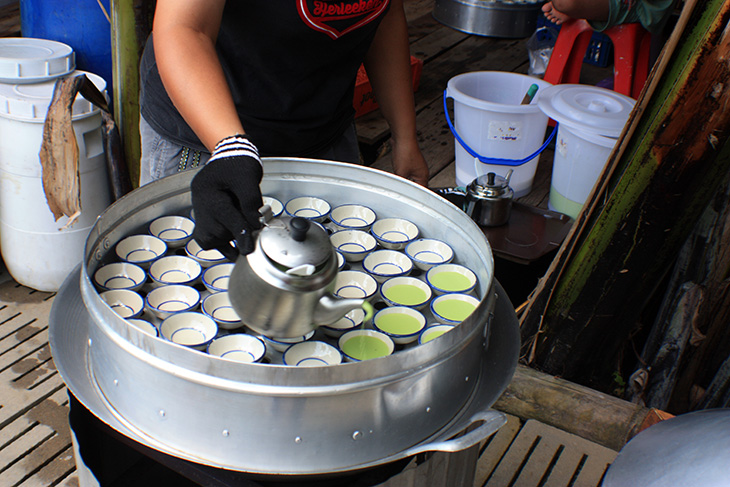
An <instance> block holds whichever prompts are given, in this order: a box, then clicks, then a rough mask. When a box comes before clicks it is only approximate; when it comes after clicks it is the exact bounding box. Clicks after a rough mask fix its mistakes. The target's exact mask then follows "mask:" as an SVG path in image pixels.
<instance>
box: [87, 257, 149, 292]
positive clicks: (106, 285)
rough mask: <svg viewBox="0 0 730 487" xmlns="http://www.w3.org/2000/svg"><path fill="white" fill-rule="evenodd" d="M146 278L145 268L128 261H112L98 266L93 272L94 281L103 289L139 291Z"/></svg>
mask: <svg viewBox="0 0 730 487" xmlns="http://www.w3.org/2000/svg"><path fill="white" fill-rule="evenodd" d="M146 280H147V273H146V272H145V270H144V269H142V268H141V267H140V266H138V265H137V264H130V263H129V262H112V263H111V264H106V265H104V266H101V267H99V269H97V271H96V272H95V273H94V282H95V283H96V285H97V286H99V287H100V288H101V289H103V290H105V291H109V290H110V289H129V290H130V291H139V290H140V288H141V287H142V286H143V285H144V283H145V281H146Z"/></svg>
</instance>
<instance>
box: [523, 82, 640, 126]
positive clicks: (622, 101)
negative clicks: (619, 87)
mask: <svg viewBox="0 0 730 487" xmlns="http://www.w3.org/2000/svg"><path fill="white" fill-rule="evenodd" d="M635 103H636V100H634V99H633V98H630V97H628V96H626V95H622V94H621V93H616V92H615V91H612V90H608V89H606V88H600V87H598V86H588V85H576V84H563V85H555V86H550V87H547V88H545V89H544V90H543V91H542V93H540V97H539V98H538V100H537V104H538V106H539V107H540V110H542V111H543V112H544V113H545V115H547V116H548V117H550V118H552V119H553V120H555V121H556V122H558V123H560V124H564V125H568V126H570V127H572V128H574V129H576V130H579V131H585V132H587V133H591V134H595V135H603V136H605V137H614V138H616V137H618V136H619V135H621V131H622V130H623V128H624V125H626V121H627V120H628V119H629V115H630V114H631V110H633V108H634V104H635Z"/></svg>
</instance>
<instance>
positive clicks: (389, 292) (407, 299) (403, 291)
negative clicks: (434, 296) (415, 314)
mask: <svg viewBox="0 0 730 487" xmlns="http://www.w3.org/2000/svg"><path fill="white" fill-rule="evenodd" d="M383 294H384V295H385V297H386V298H388V299H390V300H391V301H393V302H394V303H398V304H402V305H403V306H415V305H417V304H422V303H424V302H426V300H427V299H428V294H426V291H424V290H423V289H421V288H419V287H416V286H411V285H410V284H396V285H395V286H390V287H388V288H387V289H386V290H385V292H384V293H383Z"/></svg>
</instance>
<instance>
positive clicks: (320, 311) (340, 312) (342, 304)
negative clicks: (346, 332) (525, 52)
mask: <svg viewBox="0 0 730 487" xmlns="http://www.w3.org/2000/svg"><path fill="white" fill-rule="evenodd" d="M357 308H362V309H364V310H365V318H363V322H365V321H367V320H369V319H370V318H372V316H373V307H372V305H371V304H370V303H369V302H368V301H367V300H365V299H355V298H338V297H337V296H333V295H332V294H325V295H323V296H322V297H321V298H320V299H319V302H318V303H317V306H316V308H315V310H314V320H313V321H314V323H315V324H317V325H331V324H332V323H334V322H335V321H337V320H339V319H340V318H342V317H343V316H345V315H346V314H347V313H348V312H350V311H352V310H353V309H357Z"/></svg>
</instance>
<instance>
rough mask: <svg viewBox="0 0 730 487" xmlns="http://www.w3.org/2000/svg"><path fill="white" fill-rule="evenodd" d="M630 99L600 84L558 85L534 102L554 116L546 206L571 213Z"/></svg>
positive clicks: (580, 204) (573, 214)
mask: <svg viewBox="0 0 730 487" xmlns="http://www.w3.org/2000/svg"><path fill="white" fill-rule="evenodd" d="M634 104H635V101H634V100H633V99H632V98H629V97H627V96H625V95H622V94H620V93H616V92H614V91H611V90H607V89H605V88H599V87H595V86H586V85H571V84H565V85H558V86H553V87H550V88H548V89H546V90H545V91H544V92H543V93H542V97H541V98H540V100H539V101H538V105H539V107H540V109H541V110H543V111H544V112H545V113H546V115H548V116H550V117H551V118H553V119H555V120H556V121H557V122H558V135H557V139H556V141H555V155H554V159H553V174H552V179H551V182H550V199H549V201H548V208H550V209H551V210H554V211H558V212H560V213H564V214H566V215H568V216H570V217H572V218H576V217H577V216H578V214H579V213H580V211H581V210H582V209H583V205H584V204H585V202H586V200H587V199H588V196H589V195H590V194H591V191H592V190H593V186H595V184H596V181H597V180H598V177H599V176H600V175H601V172H603V168H604V166H605V165H606V161H608V157H609V156H610V155H611V152H612V151H613V148H614V146H615V145H616V142H617V141H618V136H619V135H620V134H621V131H622V130H623V127H624V125H626V121H627V120H628V117H629V114H630V113H631V110H632V109H633V107H634Z"/></svg>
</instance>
